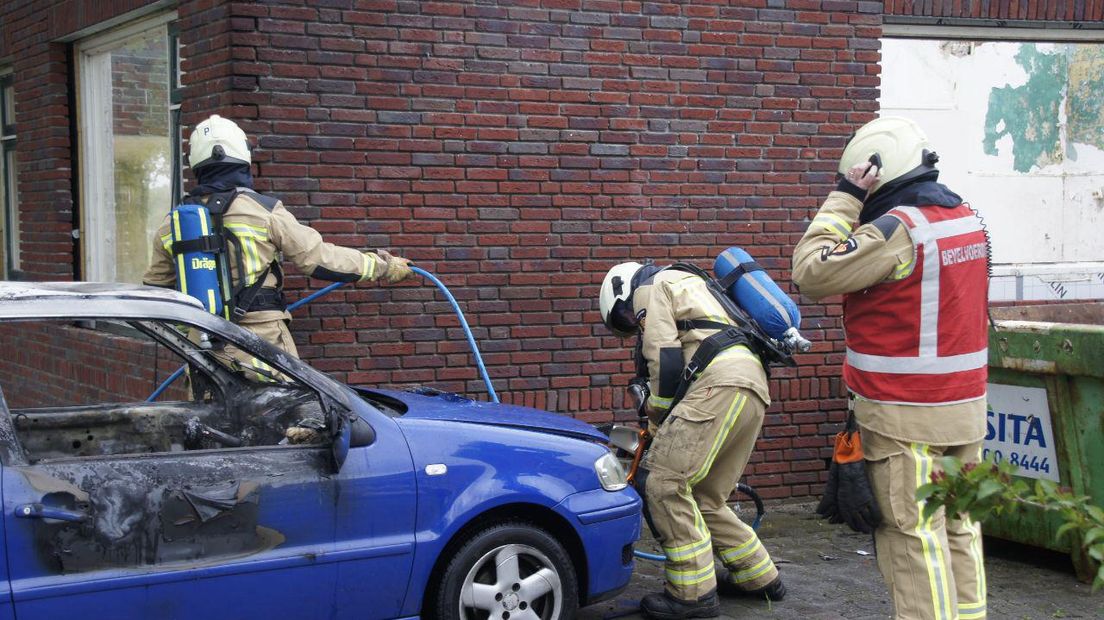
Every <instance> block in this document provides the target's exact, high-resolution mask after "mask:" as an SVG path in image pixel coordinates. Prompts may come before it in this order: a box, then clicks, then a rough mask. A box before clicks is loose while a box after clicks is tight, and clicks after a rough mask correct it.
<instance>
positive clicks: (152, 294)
mask: <svg viewBox="0 0 1104 620" xmlns="http://www.w3.org/2000/svg"><path fill="white" fill-rule="evenodd" d="M34 300H44V301H51V302H59V301H67V300H73V301H79V302H81V303H82V304H86V303H89V302H92V303H95V302H96V301H111V302H117V301H122V300H130V301H138V300H142V301H170V302H175V303H182V304H187V305H189V306H194V307H196V308H199V309H203V304H201V303H200V302H199V300H198V299H196V298H194V297H191V296H190V295H185V294H183V293H180V292H177V291H175V290H172V289H166V288H158V287H155V286H143V285H140V284H125V283H118V282H0V302H5V301H34ZM2 307H3V304H2V303H0V308H2ZM2 315H3V311H2V310H0V316H2Z"/></svg>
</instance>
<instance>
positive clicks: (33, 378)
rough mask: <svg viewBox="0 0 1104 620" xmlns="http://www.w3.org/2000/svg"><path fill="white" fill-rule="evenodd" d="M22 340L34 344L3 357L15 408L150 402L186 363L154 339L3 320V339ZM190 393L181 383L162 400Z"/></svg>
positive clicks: (4, 380) (2, 380)
mask: <svg viewBox="0 0 1104 620" xmlns="http://www.w3.org/2000/svg"><path fill="white" fill-rule="evenodd" d="M20 341H21V342H25V343H30V344H27V345H26V346H17V347H8V346H5V347H4V355H3V357H2V358H0V388H3V390H4V398H5V399H6V400H7V403H8V406H9V407H12V408H13V409H18V408H23V407H54V406H64V405H83V404H95V403H126V402H136V401H141V400H145V399H146V397H147V396H149V395H150V392H152V391H153V388H154V387H156V386H157V385H158V384H159V383H160V382H161V381H164V380H165V378H166V377H168V376H169V375H170V374H172V373H173V371H175V370H176V369H177V368H179V367H180V365H181V363H182V361H181V359H180V358H179V357H176V355H175V354H173V353H172V352H170V351H168V350H167V349H166V348H164V347H160V346H156V345H155V344H154V343H153V342H151V341H145V340H138V339H135V338H128V337H125V336H116V335H111V334H105V333H103V332H102V331H92V330H89V329H84V328H81V327H76V326H73V325H64V324H61V323H47V322H31V323H4V324H0V342H3V343H5V344H7V343H11V342H20ZM105 360H127V361H128V362H129V363H128V364H118V363H114V364H113V363H105ZM46 377H48V379H45V378H46ZM186 394H187V393H186V391H185V389H184V381H178V382H177V383H176V384H175V385H174V386H172V387H171V388H169V390H168V391H167V392H166V394H165V396H164V397H163V398H164V399H170V400H171V399H176V400H181V399H186V398H187V395H186Z"/></svg>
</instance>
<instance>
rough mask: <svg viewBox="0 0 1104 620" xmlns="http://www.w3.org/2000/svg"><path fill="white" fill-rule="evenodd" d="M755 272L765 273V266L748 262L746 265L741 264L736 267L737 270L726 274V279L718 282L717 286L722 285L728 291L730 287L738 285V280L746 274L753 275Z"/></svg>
mask: <svg viewBox="0 0 1104 620" xmlns="http://www.w3.org/2000/svg"><path fill="white" fill-rule="evenodd" d="M753 271H764V269H763V266H762V265H760V264H759V263H757V262H755V261H748V262H746V263H740V264H739V265H736V268H735V269H733V270H732V271H730V272H728V273H727V274H725V277H723V278H721V279H720V280H717V284H720V285H721V288H723V289H724V290H726V291H727V290H728V287H730V286H732V285H733V284H735V283H736V280H739V279H740V276H742V275H744V274H745V273H751V272H753Z"/></svg>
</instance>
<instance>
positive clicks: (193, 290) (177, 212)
mask: <svg viewBox="0 0 1104 620" xmlns="http://www.w3.org/2000/svg"><path fill="white" fill-rule="evenodd" d="M171 233H172V248H173V254H174V259H175V260H174V261H173V262H174V264H175V265H176V287H177V289H178V290H179V291H180V292H181V293H184V294H185V295H191V296H192V297H195V298H196V299H198V300H199V301H200V302H201V303H202V304H203V307H204V308H206V309H207V311H208V312H210V313H211V314H215V315H219V316H225V311H224V310H225V309H224V307H223V295H222V293H221V290H222V289H221V286H220V282H221V280H220V278H219V270H220V268H221V266H222V265H221V263H222V261H220V260H219V258H218V254H217V252H218V251H219V249H220V244H219V243H218V237H217V236H216V235H213V234H212V226H211V213H210V211H208V210H207V207H205V206H203V205H200V204H182V205H178V206H177V207H176V208H174V209H173V210H172V226H171Z"/></svg>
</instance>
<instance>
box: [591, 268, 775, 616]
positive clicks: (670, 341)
mask: <svg viewBox="0 0 1104 620" xmlns="http://www.w3.org/2000/svg"><path fill="white" fill-rule="evenodd" d="M599 306H600V309H601V312H602V320H603V322H604V323H605V324H606V326H607V327H609V328H611V329H612V330H613V331H614V332H615V333H618V334H620V335H629V334H632V333H637V332H639V333H640V339H641V340H640V342H639V347H638V351H639V353H638V357H640V358H642V359H638V362H637V365H638V368H640V370H639V372H640V373H641V374H645V373H646V374H647V376H648V385H649V389H650V392H651V395H650V396H649V398H648V401H647V411H648V414H649V418H650V420H651V421H652V422H653V423H654V424H658V430H657V431H656V433H655V439H654V440H653V442H652V444H651V449H650V450H649V452H648V456H647V459H646V461H645V463H644V464H643V468H644V469H646V470H647V478H646V484H645V485H644V486H645V489H644V490H643V493H642V494H643V495H645V498H646V501H647V506H648V510H649V511H650V512H651V517H652V522H653V525H654V527H655V529H656V530H657V531H658V533H659V537H660V543H661V545H662V546H663V552H664V553H665V554H666V556H667V562H666V565H665V569H666V570H665V574H666V582H667V583H666V588H665V591H664V592H663V593H662V594H649V595H648V596H646V597H644V599H643V600H642V601H641V610H642V611H643V612H644V614H645V615H647V616H648V617H652V618H711V617H716V616H717V615H719V612H720V607H719V603H718V599H717V592H718V589H719V591H720V593H721V594H722V595H737V594H747V595H751V596H758V597H766V598H769V599H771V600H780V599H781V598H782V597H783V596H784V595H785V591H786V590H785V587H784V586H783V584H782V580H781V578H780V577H779V576H778V570H777V568H775V566H774V563H773V562H772V561H771V558H770V555H769V554H768V553H767V550H766V549H765V548H764V547H763V545H762V543H760V542H759V538H758V537H757V536H756V535H755V531H754V530H752V529H751V528H750V527H749V526H747V525H746V524H744V523H743V522H742V521H740V519H739V518H738V517H737V516H736V514H735V513H733V512H732V510H731V509H730V508H729V507H728V505H727V503H726V502H727V500H728V497H729V496H730V495H731V494H732V492H733V490H734V489H735V487H736V484H737V482H738V481H739V479H740V477H741V475H742V474H743V471H744V467H745V466H746V465H747V462H748V459H749V458H750V456H751V451H752V449H753V447H754V445H755V440H756V437H758V435H759V429H760V427H761V426H762V424H763V416H764V413H765V411H766V408H767V405H769V403H770V395H769V392H768V390H767V381H766V374H765V372H764V370H763V365H762V362H761V361H760V359H759V357H758V356H757V355H756V354H754V353H753V352H752V351H751V350H750V349H749V348H748V346H746V343H740V342H733V343H730V344H728V345H727V346H725V348H723V349H722V350H721V351H720V352H719V353H717V354H716V356H715V357H713V358H712V360H710V361H708V362H706V364H705V366H704V370H703V371H701V374H700V375H699V376H698V378H697V380H696V381H694V382H693V383H692V384H690V387H689V389H688V390H686V391H685V395H684V396H683V397H682V398H681V400H678V402H676V403H672V396H674V395H676V393H677V391H678V390H677V387H678V385H679V382H680V377H681V376H682V375H683V371H684V369H685V368H686V367H687V362H688V360H691V359H692V358H693V355H694V353H695V351H697V349H698V348H699V345H700V344H701V343H702V342H703V340H705V339H706V338H707V337H709V336H712V335H714V334H717V333H718V332H720V331H722V330H720V329H718V327H716V326H710V327H705V326H704V325H708V324H709V323H711V322H712V323H714V324H717V323H724V324H728V325H732V324H733V322H732V321H731V319H729V317H728V315H727V314H726V312H725V310H724V308H723V307H722V306H721V305H720V303H718V302H717V301H716V299H714V298H713V297H712V296H711V294H710V292H709V290H708V289H707V288H706V284H705V281H704V280H703V279H702V278H701V277H699V276H697V275H694V274H691V273H687V272H683V271H677V270H674V269H661V268H659V267H655V266H651V265H648V266H642V265H640V264H638V263H622V264H620V265H617V266H615V267H613V268H612V269H611V270H610V271H609V273H608V274H607V275H606V277H605V280H604V281H603V283H602V289H601V292H600V296H599ZM695 321H697V322H698V323H697V325H695ZM645 368H646V370H645ZM672 404H673V406H672ZM638 485H639V481H638ZM638 488H639V486H638ZM714 553H716V554H717V555H718V556H719V558H720V560H721V561H722V563H723V564H724V565H725V567H726V568H727V569H728V570H727V571H726V572H725V574H723V575H722V576H720V577H718V576H717V575H715V573H714V567H713V563H714Z"/></svg>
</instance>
